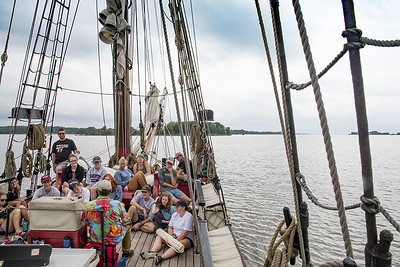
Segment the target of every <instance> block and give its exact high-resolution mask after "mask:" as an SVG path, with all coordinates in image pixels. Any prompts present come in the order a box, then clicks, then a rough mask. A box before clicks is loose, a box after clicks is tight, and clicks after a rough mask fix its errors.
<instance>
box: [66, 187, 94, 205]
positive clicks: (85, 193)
mask: <svg viewBox="0 0 400 267" xmlns="http://www.w3.org/2000/svg"><path fill="white" fill-rule="evenodd" d="M67 197H82V198H83V200H84V201H85V202H89V201H90V191H89V189H87V188H84V187H82V193H81V194H80V195H77V196H75V193H74V191H72V190H69V192H68V195H67Z"/></svg>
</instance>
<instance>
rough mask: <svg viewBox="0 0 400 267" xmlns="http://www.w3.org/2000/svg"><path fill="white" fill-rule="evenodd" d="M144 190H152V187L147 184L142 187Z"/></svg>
mask: <svg viewBox="0 0 400 267" xmlns="http://www.w3.org/2000/svg"><path fill="white" fill-rule="evenodd" d="M141 190H142V191H146V192H151V187H150V186H149V185H145V186H143V187H142V189H141Z"/></svg>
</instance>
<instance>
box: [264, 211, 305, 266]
mask: <svg viewBox="0 0 400 267" xmlns="http://www.w3.org/2000/svg"><path fill="white" fill-rule="evenodd" d="M284 224H285V220H284V219H283V220H282V221H281V222H280V224H279V226H278V227H277V229H276V230H275V233H274V235H273V237H272V240H271V243H270V244H269V247H268V252H267V258H266V260H265V262H264V267H275V266H287V263H288V262H289V260H290V259H291V258H294V257H296V256H297V255H298V254H299V253H298V250H297V249H295V248H293V241H294V236H295V234H296V227H297V224H296V220H295V218H294V217H293V216H292V222H291V224H290V225H289V227H288V228H286V229H282V227H283V225H284ZM278 234H281V238H280V239H279V240H278V241H277V242H275V241H276V239H277V237H278ZM282 242H283V243H284V245H285V247H284V248H283V249H282V250H279V249H278V246H279V245H280V244H281V243H282Z"/></svg>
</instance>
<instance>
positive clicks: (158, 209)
mask: <svg viewBox="0 0 400 267" xmlns="http://www.w3.org/2000/svg"><path fill="white" fill-rule="evenodd" d="M175 212H176V210H175V206H172V199H171V195H170V194H168V193H162V194H161V196H158V197H156V200H155V202H154V204H153V206H152V208H151V213H153V214H154V223H155V225H156V230H157V229H159V228H161V229H163V230H164V231H165V232H168V224H169V220H170V219H171V216H172V214H174V213H175Z"/></svg>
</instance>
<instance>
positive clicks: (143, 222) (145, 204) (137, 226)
mask: <svg viewBox="0 0 400 267" xmlns="http://www.w3.org/2000/svg"><path fill="white" fill-rule="evenodd" d="M141 190H142V193H141V194H137V195H136V196H135V197H134V198H132V201H131V207H130V208H129V210H128V214H129V217H130V218H131V219H132V222H133V226H132V230H134V231H137V230H141V231H143V232H146V233H153V232H154V231H155V226H154V223H153V222H152V219H153V214H152V213H151V206H152V205H153V203H154V199H153V198H152V197H151V188H150V186H149V185H145V186H143V187H142V189H141Z"/></svg>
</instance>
